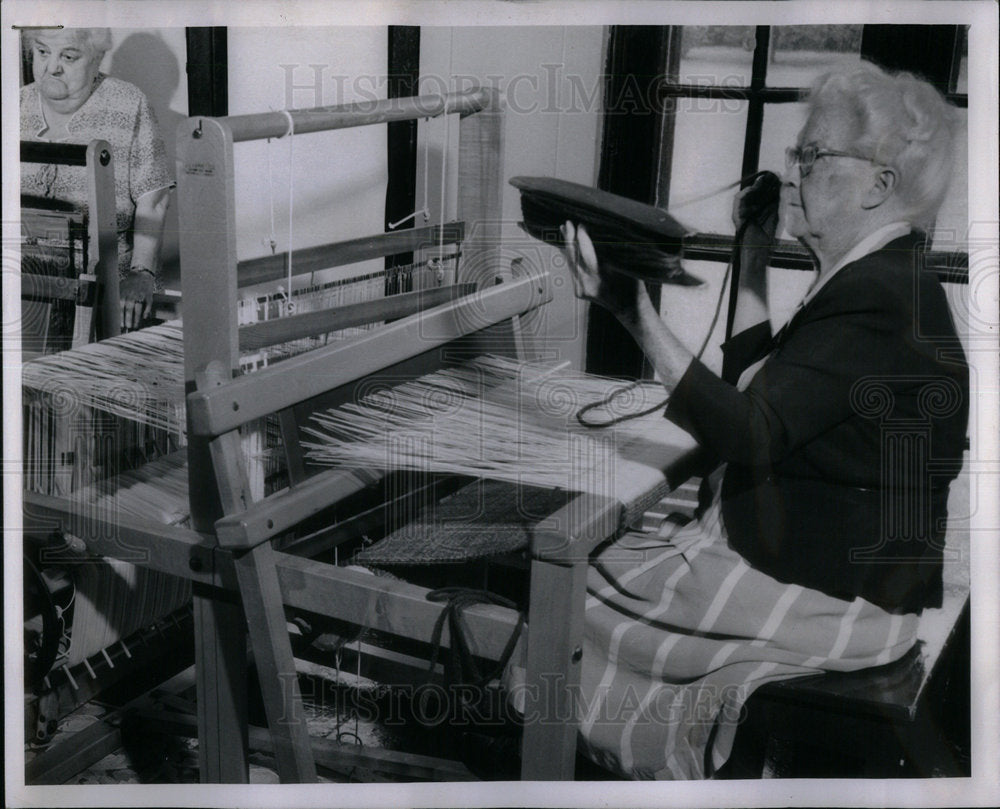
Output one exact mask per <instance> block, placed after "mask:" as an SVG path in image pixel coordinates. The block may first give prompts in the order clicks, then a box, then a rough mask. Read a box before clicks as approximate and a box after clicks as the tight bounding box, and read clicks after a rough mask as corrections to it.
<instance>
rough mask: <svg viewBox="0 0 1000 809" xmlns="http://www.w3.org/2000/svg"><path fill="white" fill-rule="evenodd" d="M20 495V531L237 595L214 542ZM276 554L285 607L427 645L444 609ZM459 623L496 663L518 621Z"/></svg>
mask: <svg viewBox="0 0 1000 809" xmlns="http://www.w3.org/2000/svg"><path fill="white" fill-rule="evenodd" d="M24 496H25V514H24V518H25V519H24V531H25V533H30V534H33V535H38V536H49V535H51V534H52V533H53V532H55V531H59V530H64V531H66V532H67V533H69V532H70V530H71V529H72V531H73V532H75V533H76V534H78V535H81V536H86V537H87V547H88V550H89V551H90V552H91V553H94V554H95V555H102V556H111V557H113V558H118V559H126V560H129V561H133V562H135V561H138V560H137V557H138V556H139V555H142V556H144V557H145V561H144V562H142V564H144V565H145V566H147V567H150V568H152V569H154V570H158V571H161V572H163V573H170V574H173V575H175V576H180V577H182V578H186V579H188V580H190V581H191V582H193V583H196V584H200V585H205V586H207V587H210V588H219V589H222V590H229V591H231V592H233V591H237V590H238V589H239V588H238V584H237V580H236V571H235V567H234V554H233V553H232V552H230V551H227V550H226V549H224V548H219V547H218V546H216V545H215V537H214V536H211V535H204V534H200V533H198V532H196V531H191V530H189V529H185V528H177V527H174V526H165V525H162V524H159V523H154V522H144V521H142V520H137V519H133V518H128V519H122V520H116V521H114V522H108V521H106V520H103V519H101V518H100V517H97V516H94V515H85V514H84V515H81V514H80V513H79V512H78V511H77V510H75V509H74V508H73V507H72V506H71V505H70V504H69V503H67V501H66V500H65V499H64V498H58V497H51V496H49V495H42V494H36V493H33V492H25V495H24ZM56 553H58V552H56ZM273 556H274V566H275V569H276V571H277V574H278V582H279V584H280V586H281V593H282V601H283V602H284V603H285V604H287V605H288V606H290V607H293V608H296V609H302V610H307V611H309V612H313V613H316V614H317V615H325V616H329V617H332V618H340V619H343V620H346V621H349V622H353V623H356V624H359V625H362V626H370V627H371V628H372V629H374V630H377V631H383V632H388V633H391V634H394V635H398V636H400V637H408V638H412V639H413V640H416V641H420V642H422V643H430V642H431V640H432V638H433V630H434V624H435V623H436V621H437V619H438V617H439V616H440V614H441V610H442V609H443V608H444V607H443V606H442V605H441V604H440V603H437V602H433V601H429V600H428V599H427V593H428V590H427V589H426V588H424V587H420V586H419V585H415V584H410V583H408V582H404V581H399V580H390V579H386V578H383V577H376V576H372V575H370V574H367V573H362V572H359V571H356V570H350V569H345V568H342V567H337V566H335V565H329V564H323V563H320V562H316V561H315V560H312V559H308V558H305V557H302V556H295V555H292V554H289V553H282V552H280V551H275V552H274V554H273ZM73 558H74V559H75V560H76V561H79V557H78V556H76V557H73ZM462 618H463V621H465V622H466V623H467V625H468V627H469V630H470V635H471V636H473V637H475V638H476V654H478V655H480V656H481V657H484V658H487V659H493V660H496V659H498V658H499V657H500V655H501V654H502V653H503V649H504V645H505V644H506V641H507V638H508V637H509V636H510V633H511V631H512V630H513V629H514V626H515V625H516V623H517V614H516V613H515V612H514V611H513V610H511V609H508V608H505V607H498V606H493V605H479V606H475V607H470V608H468V609H467V610H465V611H463V613H462ZM449 642H450V641H449V638H448V636H447V628H446V629H445V633H444V636H443V638H442V643H443V645H444V646H446V647H447V646H448V645H449Z"/></svg>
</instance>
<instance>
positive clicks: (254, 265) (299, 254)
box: [237, 222, 465, 287]
mask: <svg viewBox="0 0 1000 809" xmlns="http://www.w3.org/2000/svg"><path fill="white" fill-rule="evenodd" d="M464 238H465V223H464V222H447V223H445V224H444V225H432V226H429V227H423V228H412V229H409V230H399V231H394V232H392V233H377V234H375V235H372V236H361V237H359V238H357V239H347V240H345V241H341V242H331V243H329V244H321V245H317V246H315V247H303V248H301V249H299V250H293V251H292V272H293V274H294V275H302V274H304V273H311V272H319V271H320V270H328V269H330V268H331V267H342V266H344V265H346V264H356V263H357V262H359V261H367V260H369V259H373V258H383V257H384V256H392V255H396V254H398V253H412V252H413V251H414V250H419V249H421V248H427V247H433V246H435V245H440V244H458V243H460V242H461V241H462V240H463V239H464ZM287 260H288V258H287V254H285V253H278V254H277V255H273V256H260V257H259V258H251V259H246V260H244V261H240V262H239V263H238V264H237V285H238V286H239V287H248V286H254V285H255V284H262V283H267V282H270V281H277V280H280V279H282V278H285V277H286V275H287V272H288V271H287V265H286V262H287Z"/></svg>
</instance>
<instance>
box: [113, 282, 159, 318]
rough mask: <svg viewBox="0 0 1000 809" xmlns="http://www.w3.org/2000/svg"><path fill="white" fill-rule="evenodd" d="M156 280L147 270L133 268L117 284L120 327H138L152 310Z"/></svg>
mask: <svg viewBox="0 0 1000 809" xmlns="http://www.w3.org/2000/svg"><path fill="white" fill-rule="evenodd" d="M155 285H156V281H155V279H154V278H153V274H152V273H151V272H150V271H149V270H133V271H132V272H130V273H129V274H128V275H127V276H125V278H123V279H122V280H121V281H120V282H119V284H118V297H119V298H120V300H121V306H122V328H123V329H138V328H139V327H140V326H141V325H142V322H143V321H144V320H145V319H146V318H147V317H149V316H150V314H151V313H152V311H153V289H154V288H155Z"/></svg>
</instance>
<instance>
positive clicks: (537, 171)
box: [417, 26, 606, 368]
mask: <svg viewBox="0 0 1000 809" xmlns="http://www.w3.org/2000/svg"><path fill="white" fill-rule="evenodd" d="M605 39H606V29H605V28H604V27H602V26H589V27H585V26H539V27H525V26H520V27H516V28H514V27H511V28H499V27H464V28H428V27H425V28H422V29H421V41H420V57H421V65H420V73H421V82H422V84H421V92H440V91H441V90H442V89H444V88H445V87H446V86H450V87H451V89H461V88H462V87H466V86H468V84H469V83H470V82H472V81H478V82H479V83H481V84H484V85H493V86H496V87H498V88H499V89H500V90H501V91H502V93H503V95H504V99H505V103H506V123H505V125H506V133H505V135H506V155H505V158H506V166H505V169H504V179H505V181H506V180H507V179H509V178H511V177H515V176H518V175H544V176H552V177H559V178H561V179H564V180H571V181H574V182H579V183H583V184H586V185H594V184H596V181H597V168H598V162H599V158H600V137H601V123H602V121H601V114H602V108H601V84H600V82H601V73H602V70H603V65H604V46H605ZM434 127H435V122H430V124H428V125H426V126H424V127H422V131H421V136H422V137H423V136H425V135H426V136H429V137H431V138H432V139H435V147H434V148H440V143H441V141H442V139H443V137H444V133H443V130H442V129H441V127H439V126H438V127H437V128H436V129H435V128H434ZM451 143H452V145H454V143H455V140H454V132H453V137H452V141H451ZM420 148H421V156H420V159H421V161H422V159H423V151H422V150H423V143H422V144H421V147H420ZM432 166H435V170H439V163H437V164H435V163H432ZM432 174H434V172H432ZM452 176H453V173H452ZM421 181H422V176H421V174H420V172H418V184H419V183H420V182H421ZM430 185H431V190H432V193H431V194H430V198H431V203H432V205H431V207H432V211H433V212H434V213H435V216H434V220H435V221H436V219H437V215H436V214H437V211H436V208H435V206H436V205H439V203H437V195H436V194H435V193H433V191H434V188H435V186H439V185H440V180H439V178H437V177H436V176H432V177H431V179H430ZM453 195H454V189H452V196H453ZM420 204H421V192H420V190H419V189H418V203H417V207H420ZM451 204H452V205H453V204H454V203H453V202H452V203H451ZM503 218H504V228H503V239H504V250H503V256H504V260H505V261H509V260H511V259H512V258H516V257H521V258H523V260H524V262H525V263H526V264H529V265H533V266H538V267H540V268H542V269H545V270H548V271H549V272H550V274H551V277H552V284H553V292H554V300H553V302H552V303H551V304H550V305H549V306H548V307H546V310H545V311H544V312H543V314H542V317H541V319H540V320H539V321H538V322H537V323H534V324H532V325H533V327H534V328H535V329H536V330H537V332H538V333H539V334H542V335H544V339H543V340H542V341H541V348H542V349H543V350H544V351H545V352H546V355H547V356H550V357H553V358H558V359H564V360H570V361H571V362H572V363H573V365H574V367H577V368H580V367H582V366H583V358H584V346H585V337H586V334H585V325H586V320H585V313H586V307H585V306H584V305H583V304H582V303H581V302H580V301H578V300H576V298H575V296H574V294H573V286H572V282H571V279H570V276H569V274H568V271H567V269H566V267H565V266H564V265H563V263H562V260H561V259H562V257H561V255H560V254H559V252H558V251H556V250H554V249H552V248H550V247H547V246H546V245H544V244H542V243H541V242H538V241H536V240H534V239H531V238H530V237H528V236H526V235H525V234H524V233H523V231H521V229H520V228H519V227H518V225H517V223H518V222H519V221H520V219H521V208H520V195H519V194H518V192H517V190H516V189H515V188H514V187H513V186H510V185H509V184H507V185H506V187H505V193H504V204H503ZM504 269H506V268H504Z"/></svg>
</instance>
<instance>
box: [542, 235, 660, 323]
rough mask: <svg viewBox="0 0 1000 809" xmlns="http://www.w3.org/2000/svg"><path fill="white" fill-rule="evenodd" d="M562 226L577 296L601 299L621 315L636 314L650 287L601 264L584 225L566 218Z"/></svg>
mask: <svg viewBox="0 0 1000 809" xmlns="http://www.w3.org/2000/svg"><path fill="white" fill-rule="evenodd" d="M559 230H560V232H561V233H562V237H563V245H564V246H563V253H564V254H565V256H566V261H567V262H568V263H569V266H570V269H571V270H572V272H573V285H574V287H575V289H576V296H577V297H578V298H583V299H585V300H589V301H594V302H595V303H599V304H600V305H601V306H603V307H604V308H605V309H607V310H608V311H609V312H611V313H612V314H613V315H615V316H616V317H618V318H620V319H621V318H630V317H634V315H635V313H636V310H637V309H638V306H639V301H640V300H641V298H642V296H643V295H646V294H647V293H646V287H645V286H644V285H643V284H642V283H641V282H640V281H637V280H635V279H634V278H631V277H629V276H627V275H624V274H622V273H617V272H614V271H613V270H609V269H605V268H602V267H601V266H599V264H598V261H597V253H596V251H595V250H594V243H593V242H592V241H591V240H590V236H589V235H588V234H587V229H586V228H585V227H584V226H583V225H579V226H574V225H573V223H572V222H566V224H564V225H563V226H562V227H561V228H560V229H559Z"/></svg>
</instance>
